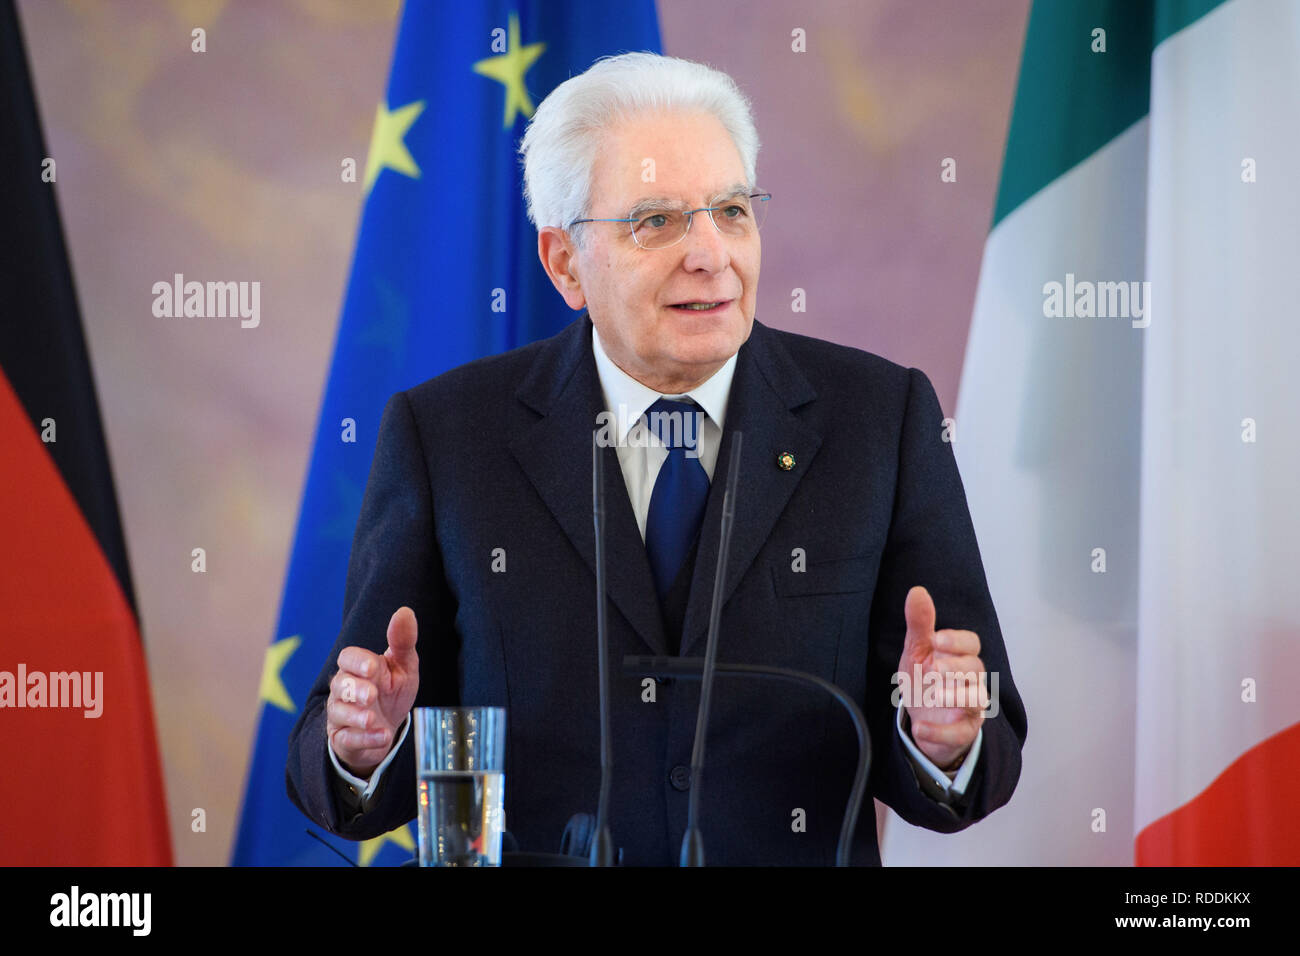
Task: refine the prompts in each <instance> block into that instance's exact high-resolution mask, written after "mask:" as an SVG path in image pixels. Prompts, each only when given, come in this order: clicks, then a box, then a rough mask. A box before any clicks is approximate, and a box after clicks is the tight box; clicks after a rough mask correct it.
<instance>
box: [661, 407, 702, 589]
mask: <svg viewBox="0 0 1300 956" xmlns="http://www.w3.org/2000/svg"><path fill="white" fill-rule="evenodd" d="M656 413H661V414H656ZM664 413H668V414H664ZM697 415H698V416H699V417H698V418H697V417H696V416H697ZM646 417H647V419H648V424H649V426H650V430H651V431H652V432H654V434H655V436H656V437H657V438H658V439H659V440H660V442H662V443H663V444H664V445H666V446H668V458H667V459H666V460H665V461H664V463H663V466H662V467H661V468H660V469H659V474H658V475H657V476H656V477H655V487H654V491H653V492H651V494H650V511H649V513H648V514H647V515H646V523H645V549H646V554H647V555H648V556H649V558H650V571H651V574H652V575H653V577H654V582H655V591H656V593H657V594H658V595H659V602H660V604H661V605H662V604H663V601H664V596H665V595H666V594H667V593H668V590H669V588H671V587H672V585H673V581H674V580H675V579H676V577H677V573H678V572H679V571H680V570H681V568H682V564H683V563H684V562H685V561H686V555H687V554H688V553H689V552H690V550H691V546H692V545H693V544H694V543H695V535H696V533H697V532H698V531H699V529H700V523H701V522H702V521H703V520H704V506H705V505H706V504H707V503H708V500H709V476H708V475H707V474H706V473H705V471H704V466H703V465H701V464H700V459H699V457H698V449H699V439H700V434H699V432H700V429H699V428H698V427H697V426H698V424H700V423H702V420H703V417H704V416H703V413H702V412H701V411H700V408H699V406H697V405H695V404H693V403H691V402H674V401H670V400H669V399H666V398H661V399H659V401H657V402H655V403H654V404H653V405H651V406H650V408H649V410H648V412H647V413H646ZM688 417H689V422H688V421H687V419H688ZM688 441H689V442H690V444H689V447H688V444H687V442H688ZM688 450H693V451H694V453H695V456H694V457H692V456H691V455H687V451H688Z"/></svg>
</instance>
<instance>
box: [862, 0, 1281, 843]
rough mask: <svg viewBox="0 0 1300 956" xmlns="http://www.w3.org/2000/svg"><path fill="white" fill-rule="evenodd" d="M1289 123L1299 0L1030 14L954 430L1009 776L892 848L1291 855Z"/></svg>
mask: <svg viewBox="0 0 1300 956" xmlns="http://www.w3.org/2000/svg"><path fill="white" fill-rule="evenodd" d="M1297 117H1300V4H1296V3H1294V2H1291V0H1226V2H1214V0H1184V2H1169V0H1155V2H1153V3H1152V2H1133V0H1116V2H1094V3H1043V2H1039V3H1036V4H1035V5H1034V8H1033V11H1032V13H1031V15H1030V20H1029V28H1028V33H1027V37H1026V41H1025V51H1024V58H1023V62H1022V65H1021V72H1020V80H1019V87H1018V90H1017V94H1016V101H1015V107H1014V111H1013V114H1012V122H1011V128H1010V133H1009V136H1008V141H1007V150H1006V157H1005V161H1004V166H1003V173H1002V182H1001V188H1000V191H999V195H998V201H997V206H996V211H995V214H994V222H993V228H992V231H991V232H990V234H989V237H988V241H987V244H986V247H985V251H984V260H983V266H982V271H981V276H980V284H979V291H978V294H977V297H976V302H975V309H974V316H973V319H972V324H971V330H970V337H969V341H968V344H967V352H966V359H965V365H964V369H963V375H962V381H961V390H960V398H959V401H958V406H957V410H956V415H955V419H956V443H955V446H954V448H955V452H956V455H957V459H958V463H959V466H960V468H961V474H962V478H963V481H964V484H965V488H966V493H967V498H968V501H969V504H970V508H971V513H972V517H973V520H974V523H975V529H976V532H977V534H978V537H979V542H980V548H981V553H982V556H983V559H984V563H985V568H986V571H987V574H988V579H989V585H990V588H991V591H992V595H993V599H994V602H995V605H996V607H997V610H998V615H999V619H1000V622H1001V625H1002V631H1003V634H1004V635H1005V639H1006V642H1007V646H1008V652H1009V655H1010V659H1011V660H1012V661H1013V662H1014V664H1015V668H1016V683H1017V686H1018V687H1020V689H1021V692H1022V694H1023V695H1024V698H1025V704H1026V709H1027V711H1028V714H1029V724H1030V733H1029V737H1028V740H1027V743H1026V748H1025V755H1024V771H1023V773H1022V776H1021V780H1020V784H1019V786H1018V788H1017V791H1016V795H1015V797H1014V798H1013V800H1012V802H1011V804H1010V805H1009V806H1008V807H1006V808H1004V809H1002V810H1000V811H998V812H997V813H995V814H993V815H992V816H991V817H989V818H988V819H987V820H985V821H983V822H981V823H980V824H978V825H976V826H975V827H972V828H970V829H968V830H966V831H964V832H963V833H961V834H957V835H954V836H951V837H944V836H940V835H937V834H927V833H925V832H923V831H919V830H916V829H915V828H912V827H909V826H907V825H906V824H903V823H902V822H901V821H895V824H893V825H891V826H890V828H889V836H888V838H887V841H886V853H885V855H886V859H887V861H888V862H890V863H908V862H911V863H923V862H940V863H949V864H960V863H967V864H978V863H1005V864H1034V863H1038V864H1041V863H1061V864H1109V865H1122V864H1127V863H1132V862H1136V863H1137V864H1139V865H1157V866H1158V865H1272V864H1292V865H1294V864H1297V863H1300V814H1298V813H1297V812H1296V810H1295V808H1294V805H1293V804H1294V800H1295V787H1294V784H1295V783H1296V782H1297V781H1300V690H1297V687H1296V685H1295V675H1296V674H1297V673H1300V583H1298V582H1297V575H1298V574H1300V495H1298V494H1297V489H1300V477H1298V476H1300V370H1298V369H1297V367H1296V366H1297V363H1298V362H1300V316H1298V315H1297V308H1296V305H1297V303H1296V298H1295V282H1296V276H1297V275H1300V181H1298V178H1297V177H1298V175H1300V166H1297V163H1300V124H1298V123H1297ZM936 427H937V425H936Z"/></svg>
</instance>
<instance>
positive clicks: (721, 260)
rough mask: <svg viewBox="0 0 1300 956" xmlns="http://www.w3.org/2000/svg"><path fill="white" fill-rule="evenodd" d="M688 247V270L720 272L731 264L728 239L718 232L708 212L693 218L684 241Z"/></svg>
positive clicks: (685, 263) (686, 262) (686, 264)
mask: <svg viewBox="0 0 1300 956" xmlns="http://www.w3.org/2000/svg"><path fill="white" fill-rule="evenodd" d="M682 243H683V245H685V246H686V259H685V262H684V263H683V265H685V266H686V268H687V269H705V270H707V271H709V272H718V271H721V270H722V269H725V268H726V267H727V265H728V264H729V263H730V262H731V249H730V247H729V246H728V245H727V237H726V236H724V235H723V234H722V233H720V232H719V231H718V227H717V226H715V225H714V224H713V219H712V217H711V216H710V215H709V214H708V213H707V212H703V211H701V212H697V213H696V214H695V215H694V216H692V217H691V227H690V229H688V230H686V238H684V239H683V240H682Z"/></svg>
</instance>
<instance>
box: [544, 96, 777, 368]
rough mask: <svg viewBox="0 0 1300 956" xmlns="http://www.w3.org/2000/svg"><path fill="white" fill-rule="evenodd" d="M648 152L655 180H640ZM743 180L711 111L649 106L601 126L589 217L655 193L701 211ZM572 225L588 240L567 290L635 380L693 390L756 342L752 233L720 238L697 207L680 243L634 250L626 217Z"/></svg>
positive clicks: (616, 213)
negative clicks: (693, 306) (691, 305)
mask: <svg viewBox="0 0 1300 956" xmlns="http://www.w3.org/2000/svg"><path fill="white" fill-rule="evenodd" d="M647 160H653V172H654V179H653V181H650V182H643V181H642V177H643V171H644V170H646V169H647V168H649V165H650V164H649V163H648V162H647ZM647 178H648V177H647ZM743 183H746V177H745V171H744V166H743V165H742V163H741V160H740V154H739V153H738V152H737V150H736V147H735V144H734V143H733V142H732V140H731V137H730V136H729V135H728V134H727V131H726V129H725V128H724V127H723V126H722V124H721V123H720V122H719V121H718V120H717V119H716V118H715V117H713V116H711V115H709V114H704V113H680V112H677V113H643V114H640V115H638V116H635V117H632V118H629V119H628V120H625V121H623V122H621V123H619V124H618V125H616V126H614V127H613V128H612V129H611V130H610V131H609V132H608V133H607V134H606V137H605V139H604V142H603V144H602V148H601V150H600V154H599V156H598V158H597V161H596V164H595V168H594V169H593V176H592V203H591V213H590V215H591V216H592V217H593V218H598V219H622V218H625V217H627V215H628V213H629V211H630V210H631V209H632V208H633V206H635V205H636V204H637V203H638V202H640V201H642V200H645V199H652V198H662V199H667V200H669V201H671V202H673V203H680V204H684V206H683V207H682V208H685V209H699V208H701V207H704V206H709V205H711V204H712V203H713V202H714V200H716V199H717V198H718V197H719V196H721V195H724V194H726V193H728V192H730V191H731V187H733V186H735V185H738V184H743ZM749 185H751V186H752V184H749ZM574 229H575V230H578V229H583V230H588V232H587V235H586V236H585V237H584V238H585V242H586V248H585V249H584V250H580V251H579V250H576V249H575V257H574V258H573V259H571V260H570V261H569V263H568V265H569V271H570V272H571V274H572V276H573V278H574V279H575V280H576V282H575V284H574V285H575V288H573V289H570V290H569V291H568V292H566V290H565V289H561V292H562V293H563V294H565V299H566V300H567V301H568V303H569V305H570V306H571V307H573V308H582V307H583V306H584V305H585V306H586V308H587V310H588V312H589V313H590V315H591V320H592V322H593V323H595V326H596V330H597V332H598V333H599V334H600V341H601V344H602V345H603V346H604V347H605V350H606V352H607V353H608V354H609V357H610V358H611V359H613V360H614V362H615V364H617V365H618V366H619V367H620V368H622V369H623V371H625V372H627V373H628V374H629V375H631V376H632V377H633V378H635V379H637V380H638V381H640V382H642V383H644V384H646V385H648V386H650V387H651V388H654V389H656V390H658V391H661V392H670V393H675V392H684V391H687V390H688V389H690V388H692V387H694V386H695V385H698V384H699V383H700V382H703V381H704V380H706V379H707V378H708V377H709V376H711V375H712V374H713V373H714V372H715V371H717V370H718V368H720V367H721V366H722V365H723V364H724V363H725V362H726V361H727V359H729V358H730V357H731V356H732V355H734V354H735V352H736V350H737V349H739V348H740V346H741V345H743V344H744V343H745V340H746V339H748V338H749V333H750V330H751V329H752V328H753V322H754V310H755V300H756V297H757V290H758V269H759V260H760V258H761V248H760V244H759V237H758V235H757V234H754V235H753V237H752V238H734V237H728V236H724V235H722V234H721V233H719V232H718V230H717V229H716V228H715V227H714V225H713V222H712V221H711V220H710V218H709V214H708V213H704V212H701V213H696V215H695V217H694V221H693V222H692V223H691V227H690V229H689V231H688V232H687V233H686V237H685V238H684V239H682V240H681V241H680V242H679V243H677V244H676V245H673V246H669V247H666V248H662V249H643V248H641V247H640V246H638V245H637V244H636V241H635V240H634V239H633V238H632V234H631V229H630V227H629V226H628V225H627V224H625V223H612V222H589V223H583V224H582V225H579V226H575V227H574ZM543 258H544V259H545V256H543ZM687 302H696V303H701V302H724V303H725V304H724V305H723V306H722V307H721V308H718V309H714V310H712V311H708V312H699V311H690V310H687V309H682V308H675V306H677V305H679V304H681V303H687Z"/></svg>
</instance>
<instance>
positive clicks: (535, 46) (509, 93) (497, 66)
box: [474, 13, 546, 129]
mask: <svg viewBox="0 0 1300 956" xmlns="http://www.w3.org/2000/svg"><path fill="white" fill-rule="evenodd" d="M545 50H546V44H545V43H530V44H529V45H528V46H525V47H520V45H519V14H517V13H512V14H510V29H509V34H508V40H507V42H506V52H505V53H502V54H501V55H500V56H490V57H488V58H487V59H485V60H479V61H478V62H477V63H475V64H474V72H475V73H479V74H481V75H483V76H486V77H488V78H489V79H493V80H496V81H497V82H498V83H501V84H502V85H503V86H504V87H505V88H506V108H505V128H506V129H510V127H511V126H513V125H514V122H515V114H517V113H523V114H524V116H526V117H531V116H532V115H533V101H532V100H531V99H530V98H529V96H528V89H527V88H526V87H525V86H524V74H525V73H526V72H528V68H529V67H530V66H532V65H533V64H534V63H536V62H537V58H538V57H539V56H541V55H542V53H543V52H545Z"/></svg>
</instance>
